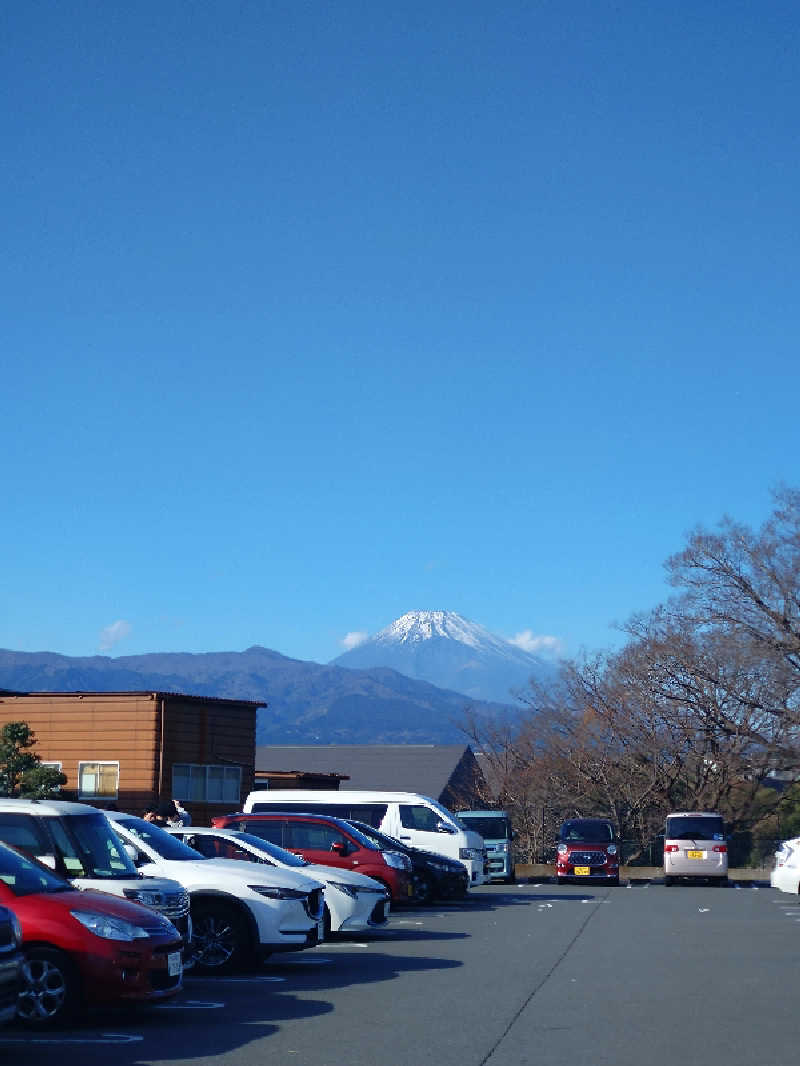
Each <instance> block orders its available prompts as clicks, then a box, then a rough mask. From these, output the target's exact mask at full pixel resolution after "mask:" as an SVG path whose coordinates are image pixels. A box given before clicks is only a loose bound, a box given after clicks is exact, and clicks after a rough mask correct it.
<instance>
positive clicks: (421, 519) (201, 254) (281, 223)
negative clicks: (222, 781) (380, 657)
mask: <svg viewBox="0 0 800 1066" xmlns="http://www.w3.org/2000/svg"><path fill="white" fill-rule="evenodd" d="M0 36H1V38H2V55H0V61H1V64H0V69H2V78H3V86H4V106H3V118H2V134H3V135H2V145H3V147H2V163H1V164H0V190H1V191H2V203H3V208H4V210H3V223H2V245H3V253H2V257H0V272H2V278H1V279H0V280H1V281H2V285H0V294H1V295H0V301H2V308H1V309H0V310H2V315H1V316H0V317H1V321H0V331H2V332H1V334H0V336H1V338H2V349H3V357H2V364H3V370H2V382H3V403H2V418H0V444H1V445H2V456H3V467H4V476H3V479H2V484H3V493H2V498H3V504H2V512H1V513H2V520H0V559H2V576H1V578H0V647H5V648H11V649H15V650H20V651H34V650H51V651H57V652H62V653H65V654H70V655H88V654H93V653H96V652H97V651H98V649H102V650H103V651H104V653H106V654H111V655H122V654H136V653H139V652H148V651H177V650H186V651H212V650H221V649H227V650H242V649H244V648H246V647H248V646H250V645H252V644H262V645H265V646H267V647H270V648H274V649H275V650H277V651H280V652H282V653H284V654H287V655H291V656H293V657H297V658H304V659H316V660H318V661H327V660H328V659H330V658H332V657H333V656H335V655H337V654H338V653H339V652H340V651H341V650H342V648H341V645H340V641H341V640H342V639H343V638H344V636H345V635H346V634H347V633H352V632H356V631H358V632H367V633H372V632H375V631H376V630H377V629H379V628H381V627H382V626H384V625H386V624H388V623H389V622H390V621H391V620H392V619H393V618H395V617H397V616H398V615H400V614H403V613H404V612H405V611H408V610H414V609H428V608H430V609H448V610H454V611H458V612H460V613H461V614H463V615H465V616H466V617H467V618H470V619H473V620H474V621H477V622H480V623H481V624H483V625H485V626H486V627H487V628H489V629H490V630H492V631H493V632H495V633H497V634H499V635H502V636H507V637H510V636H514V635H516V634H520V633H526V632H528V633H529V634H530V635H532V637H536V636H544V635H548V636H552V637H555V638H558V640H559V641H561V642H562V646H563V648H564V649H565V650H566V651H567V652H568V653H575V652H577V651H578V650H579V649H580V648H581V647H586V648H589V649H597V648H601V647H607V646H613V645H614V644H615V643H617V642H619V640H620V637H619V635H618V633H617V632H616V631H615V630H614V629H613V628H612V627H611V623H613V622H614V621H615V620H616V621H622V620H624V619H625V618H627V617H628V616H629V615H630V614H631V613H632V612H634V611H636V610H640V609H646V608H648V607H651V606H653V605H654V604H655V603H657V602H658V601H660V600H661V599H663V598H664V597H665V596H666V595H667V593H668V590H667V587H666V585H665V583H664V573H663V565H662V564H663V561H664V559H665V558H666V557H667V556H668V555H669V554H670V553H671V552H672V551H675V550H678V549H679V548H680V547H681V546H682V544H683V541H684V538H685V534H686V533H687V531H688V530H689V529H691V528H692V527H693V526H694V525H695V524H697V523H704V524H707V525H711V524H714V523H716V522H717V520H718V519H719V518H720V517H721V516H722V515H723V514H724V513H726V512H728V513H730V514H731V515H733V516H734V517H736V518H739V519H741V520H743V521H746V522H750V523H752V524H759V523H760V522H761V521H762V520H763V519H764V518H765V517H766V516H767V514H768V513H769V511H770V509H771V505H772V501H771V496H770V490H771V489H772V488H773V487H774V486H775V485H776V484H777V483H779V482H782V481H783V482H787V483H789V484H794V485H796V484H798V482H800V477H798V456H799V455H800V428H798V427H799V425H800V421H799V420H798V395H799V394H800V388H798V386H800V369H798V337H799V336H800V298H798V297H799V296H800V294H799V293H798V287H799V286H800V270H799V269H798V248H799V247H800V244H799V242H798V227H799V226H800V215H799V214H798V188H800V180H799V179H800V174H799V173H798V163H799V162H800V125H799V124H798V103H799V102H800V67H799V66H798V50H799V46H800V9H798V7H797V5H796V4H795V3H769V2H767V3H763V4H757V3H737V2H728V0H726V2H722V0H720V2H717V3H703V2H699V3H696V4H685V5H684V4H678V5H675V4H666V5H664V4H661V5H659V4H642V3H639V2H630V3H625V2H623V3H617V2H615V3H603V2H600V0H587V2H574V3H569V4H564V3H561V2H552V3H532V2H526V3H503V2H498V3H484V2H480V3H477V2H468V0H458V2H456V0H453V2H442V3H439V2H436V0H432V2H425V3H414V2H412V3H409V4H403V5H397V4H391V5H390V4H388V3H382V2H380V0H378V2H376V0H365V2H363V3H349V2H341V3H322V2H318V3H302V2H299V0H286V2H280V3H278V2H269V0H260V2H253V0H242V2H237V3H231V2H222V0H220V2H192V3H188V2H169V3H164V2H162V0H157V2H155V0H151V2H144V3H137V4H123V3H120V2H116V0H102V2H95V3H92V2H80V0H78V2H76V3H74V4H64V3H61V2H58V3H56V2H52V3H39V2H36V0H26V2H24V3H18V4H11V5H7V6H6V8H5V10H4V12H3V15H2V22H0ZM112 627H113V628H112Z"/></svg>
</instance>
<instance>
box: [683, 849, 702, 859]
mask: <svg viewBox="0 0 800 1066" xmlns="http://www.w3.org/2000/svg"><path fill="white" fill-rule="evenodd" d="M686 858H687V859H704V858H705V852H702V851H687V852H686Z"/></svg>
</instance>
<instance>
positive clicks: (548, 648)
mask: <svg viewBox="0 0 800 1066" xmlns="http://www.w3.org/2000/svg"><path fill="white" fill-rule="evenodd" d="M508 643H509V644H514V645H516V647H518V648H522V650H523V651H529V652H531V653H532V654H533V655H549V656H552V657H553V658H557V657H558V656H559V655H561V654H563V651H564V645H563V644H562V642H561V640H560V639H559V637H547V636H537V635H536V634H535V633H534V632H533V630H531V629H523V630H522V632H521V633H517V634H516V636H513V637H509V638H508Z"/></svg>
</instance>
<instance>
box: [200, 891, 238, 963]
mask: <svg viewBox="0 0 800 1066" xmlns="http://www.w3.org/2000/svg"><path fill="white" fill-rule="evenodd" d="M192 949H193V964H194V968H195V969H196V970H197V971H198V972H199V973H228V972H229V971H230V970H234V969H236V968H237V967H241V966H244V965H246V964H247V963H248V962H249V961H250V957H251V953H250V951H249V949H248V943H247V935H246V931H245V926H244V922H243V920H242V917H241V915H239V914H238V913H237V912H236V911H235V910H234V908H233V907H232V906H231V905H230V904H228V903H218V902H216V901H214V900H203V901H201V902H200V903H198V904H196V906H195V907H193V909H192Z"/></svg>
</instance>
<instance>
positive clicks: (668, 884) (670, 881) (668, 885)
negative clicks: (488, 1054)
mask: <svg viewBox="0 0 800 1066" xmlns="http://www.w3.org/2000/svg"><path fill="white" fill-rule="evenodd" d="M674 884H675V882H674V881H673V879H672V878H671V877H665V878H664V888H672V886H673V885H674Z"/></svg>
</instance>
